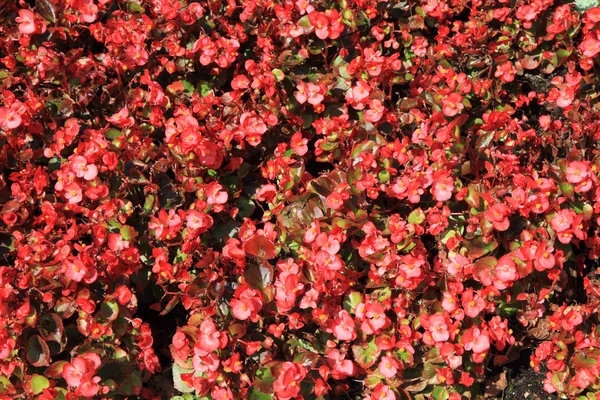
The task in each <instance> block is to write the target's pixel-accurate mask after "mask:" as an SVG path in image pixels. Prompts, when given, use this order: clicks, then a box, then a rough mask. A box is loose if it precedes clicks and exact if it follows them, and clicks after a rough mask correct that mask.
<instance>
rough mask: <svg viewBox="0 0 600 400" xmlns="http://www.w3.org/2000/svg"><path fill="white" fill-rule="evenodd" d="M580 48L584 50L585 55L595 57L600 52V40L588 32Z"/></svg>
mask: <svg viewBox="0 0 600 400" xmlns="http://www.w3.org/2000/svg"><path fill="white" fill-rule="evenodd" d="M579 48H580V49H581V50H582V52H583V55H584V56H586V57H595V56H596V55H597V54H598V53H600V41H598V39H596V38H595V37H593V36H591V35H590V34H588V36H586V38H585V39H584V40H583V41H582V42H581V43H580V44H579Z"/></svg>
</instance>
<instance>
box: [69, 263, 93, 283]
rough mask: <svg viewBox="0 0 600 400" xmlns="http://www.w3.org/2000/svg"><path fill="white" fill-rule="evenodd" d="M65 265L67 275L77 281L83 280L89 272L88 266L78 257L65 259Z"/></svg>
mask: <svg viewBox="0 0 600 400" xmlns="http://www.w3.org/2000/svg"><path fill="white" fill-rule="evenodd" d="M65 266H66V271H65V276H66V277H67V278H69V279H71V280H73V281H75V282H81V281H82V279H83V278H84V277H85V275H86V274H87V272H88V271H87V268H86V266H85V265H84V264H83V262H82V261H81V260H80V259H78V258H75V259H74V260H73V261H65Z"/></svg>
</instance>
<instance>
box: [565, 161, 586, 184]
mask: <svg viewBox="0 0 600 400" xmlns="http://www.w3.org/2000/svg"><path fill="white" fill-rule="evenodd" d="M589 174H590V167H589V166H588V164H586V163H584V162H581V161H571V162H570V163H569V166H568V167H567V182H569V183H580V182H581V181H583V180H584V179H587V177H588V176H589Z"/></svg>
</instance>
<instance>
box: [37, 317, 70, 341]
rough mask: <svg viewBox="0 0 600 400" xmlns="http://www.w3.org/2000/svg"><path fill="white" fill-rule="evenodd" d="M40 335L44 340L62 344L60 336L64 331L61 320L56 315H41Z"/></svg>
mask: <svg viewBox="0 0 600 400" xmlns="http://www.w3.org/2000/svg"><path fill="white" fill-rule="evenodd" d="M39 324H40V333H41V335H42V337H43V338H44V339H45V340H53V341H55V342H58V343H62V336H63V333H64V331H65V328H64V326H63V322H62V319H60V318H59V317H58V316H57V315H56V314H51V313H43V314H42V315H41V317H40V321H39Z"/></svg>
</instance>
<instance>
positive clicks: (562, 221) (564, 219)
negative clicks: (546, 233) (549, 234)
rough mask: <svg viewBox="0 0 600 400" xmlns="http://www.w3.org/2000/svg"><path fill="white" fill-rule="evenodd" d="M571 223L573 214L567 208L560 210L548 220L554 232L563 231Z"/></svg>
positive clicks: (569, 226)
mask: <svg viewBox="0 0 600 400" xmlns="http://www.w3.org/2000/svg"><path fill="white" fill-rule="evenodd" d="M572 224H573V216H572V215H571V212H570V211H569V210H567V209H563V210H560V212H559V213H557V214H556V215H555V216H554V218H552V219H551V220H550V226H551V227H552V229H554V231H555V232H558V233H560V232H563V231H566V230H567V229H569V228H571V225H572Z"/></svg>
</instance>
